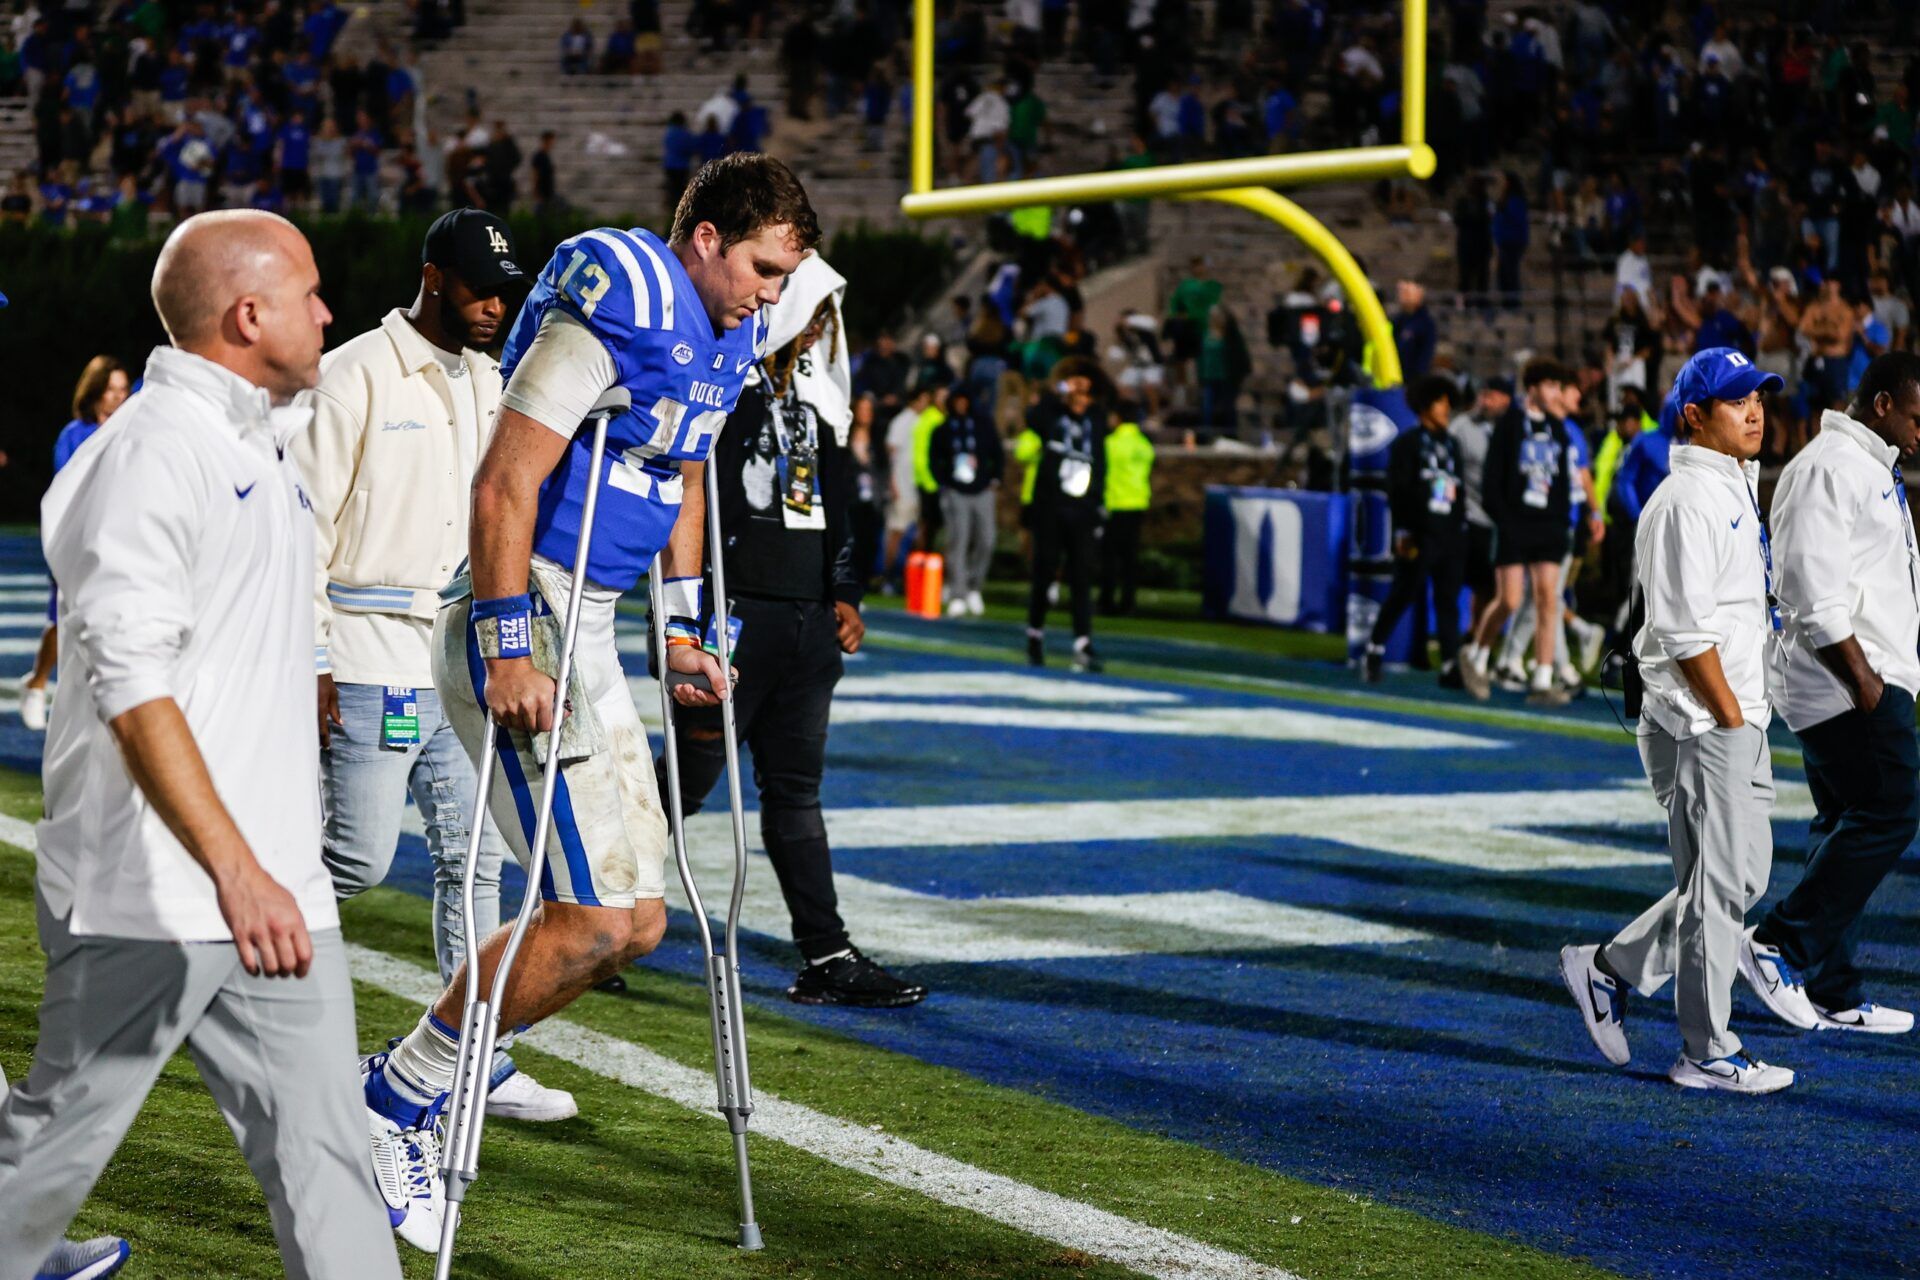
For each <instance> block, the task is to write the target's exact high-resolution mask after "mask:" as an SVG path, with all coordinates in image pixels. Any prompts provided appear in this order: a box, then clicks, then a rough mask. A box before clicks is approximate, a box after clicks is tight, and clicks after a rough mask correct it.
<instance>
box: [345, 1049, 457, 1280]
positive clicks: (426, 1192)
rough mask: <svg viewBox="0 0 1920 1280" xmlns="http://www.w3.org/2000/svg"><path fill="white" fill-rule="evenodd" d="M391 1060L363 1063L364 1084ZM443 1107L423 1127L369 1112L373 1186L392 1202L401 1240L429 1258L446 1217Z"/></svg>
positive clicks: (391, 1216)
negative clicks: (406, 1125) (438, 1126)
mask: <svg viewBox="0 0 1920 1280" xmlns="http://www.w3.org/2000/svg"><path fill="white" fill-rule="evenodd" d="M386 1062H387V1055H386V1054H384V1053H376V1054H374V1055H373V1056H372V1057H371V1058H367V1059H365V1060H363V1061H362V1062H361V1064H360V1079H361V1081H362V1082H363V1087H364V1082H365V1081H366V1079H367V1077H368V1076H370V1075H372V1074H373V1073H374V1072H377V1071H381V1070H383V1069H384V1068H385V1066H386ZM438 1113H439V1105H438V1104H436V1105H435V1106H433V1107H432V1108H428V1109H426V1110H425V1111H424V1113H423V1115H422V1118H421V1120H420V1123H419V1125H418V1127H415V1128H402V1127H401V1126H400V1124H399V1122H398V1121H395V1120H393V1119H392V1118H391V1117H389V1116H386V1115H383V1114H382V1113H380V1112H379V1111H377V1110H375V1109H374V1108H373V1107H371V1106H369V1107H368V1108H367V1137H368V1139H369V1140H370V1141H371V1142H372V1145H373V1181H374V1185H376V1186H378V1187H379V1188H380V1198H381V1199H383V1200H385V1201H386V1202H387V1222H388V1225H390V1226H391V1227H392V1228H393V1230H394V1234H395V1235H398V1236H399V1237H400V1238H401V1239H402V1240H405V1241H406V1242H407V1243H408V1244H410V1245H412V1246H413V1247H414V1248H416V1249H419V1250H421V1251H422V1252H424V1253H437V1252H438V1251H439V1249H440V1224H441V1223H442V1222H443V1221H444V1220H445V1218H446V1216H447V1187H446V1182H445V1180H444V1179H442V1178H441V1176H440V1135H439V1133H438V1132H437V1131H436V1129H435V1125H436V1123H437V1122H438V1120H439V1114H438Z"/></svg>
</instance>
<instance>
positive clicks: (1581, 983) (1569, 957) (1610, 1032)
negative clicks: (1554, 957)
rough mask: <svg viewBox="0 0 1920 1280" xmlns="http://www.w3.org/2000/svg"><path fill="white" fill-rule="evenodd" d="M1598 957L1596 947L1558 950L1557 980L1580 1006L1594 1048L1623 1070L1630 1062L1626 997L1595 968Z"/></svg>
mask: <svg viewBox="0 0 1920 1280" xmlns="http://www.w3.org/2000/svg"><path fill="white" fill-rule="evenodd" d="M1598 954H1600V948H1599V947H1597V946H1586V947H1562V948H1560V978H1561V981H1563V982H1565V983H1566V984H1567V994H1568V995H1571V996H1572V997H1573V1002H1574V1003H1575V1004H1577V1005H1579V1006H1580V1018H1581V1020H1582V1021H1584V1022H1585V1023H1586V1024H1587V1034H1588V1035H1590V1036H1592V1037H1593V1047H1594V1048H1596V1049H1598V1050H1599V1051H1600V1054H1601V1056H1602V1057H1604V1058H1605V1059H1606V1060H1607V1061H1608V1062H1611V1063H1612V1064H1613V1065H1614V1066H1616V1067H1624V1066H1626V1065H1627V1063H1628V1062H1629V1061H1631V1060H1632V1058H1633V1052H1632V1050H1630V1049H1628V1048H1627V993H1626V992H1625V991H1622V990H1621V989H1620V983H1619V982H1618V981H1616V980H1615V979H1613V978H1610V977H1608V976H1607V975H1606V974H1604V973H1602V972H1601V971H1600V969H1599V967H1598V966H1597V965H1595V964H1594V962H1593V958H1594V957H1595V956H1596V955H1598Z"/></svg>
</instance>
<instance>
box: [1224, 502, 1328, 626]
mask: <svg viewBox="0 0 1920 1280" xmlns="http://www.w3.org/2000/svg"><path fill="white" fill-rule="evenodd" d="M1348 511H1349V503H1348V499H1347V495H1346V494H1344V493H1311V492H1308V491H1306V490H1303V489H1256V488H1246V487H1240V486H1233V485H1208V486H1207V502H1206V513H1205V539H1206V540H1205V560H1206V575H1205V585H1204V591H1203V594H1202V602H1203V605H1204V607H1205V609H1206V611H1207V613H1208V614H1209V615H1210V616H1212V617H1216V618H1240V619H1244V620H1246V621H1248V622H1264V623H1268V624H1269V625H1272V626H1278V627H1295V628H1299V629H1300V630H1303V631H1338V630H1339V629H1340V628H1341V626H1342V625H1343V622H1344V619H1345V617H1346V608H1347V536H1348V535H1347V529H1348V524H1349V520H1348Z"/></svg>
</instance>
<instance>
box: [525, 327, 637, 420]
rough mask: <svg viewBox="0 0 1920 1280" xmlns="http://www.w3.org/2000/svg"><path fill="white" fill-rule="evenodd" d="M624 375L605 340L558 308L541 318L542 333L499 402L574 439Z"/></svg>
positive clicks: (534, 338)
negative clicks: (601, 340)
mask: <svg viewBox="0 0 1920 1280" xmlns="http://www.w3.org/2000/svg"><path fill="white" fill-rule="evenodd" d="M619 377H620V375H619V372H618V371H617V370H616V369H615V368H614V367H613V357H612V356H611V355H609V354H608V352H607V349H606V347H604V346H603V345H601V342H600V339H599V338H597V337H595V336H594V334H593V333H592V331H591V330H589V329H588V328H587V326H585V325H583V324H581V323H580V322H579V321H578V320H576V319H574V318H573V317H572V316H570V315H568V314H567V313H566V312H564V311H562V310H561V309H560V308H558V307H555V308H554V309H553V310H551V311H549V312H547V314H546V315H544V316H542V317H540V332H539V333H536V334H535V335H534V336H533V345H531V346H529V347H528V348H527V352H526V354H525V355H523V356H521V357H520V363H519V364H518V365H516V366H514V370H513V380H512V381H511V382H509V383H508V384H507V389H506V390H505V391H503V392H502V393H501V395H500V404H501V407H502V408H506V409H512V410H514V411H515V412H517V413H524V414H526V415H527V416H528V417H529V418H532V419H533V420H534V421H535V422H538V423H539V424H540V425H542V426H544V427H546V428H547V429H548V430H550V431H552V432H554V433H555V434H556V435H562V436H565V437H567V438H568V439H572V438H573V433H574V432H575V431H577V430H579V428H580V424H581V423H582V422H584V421H585V420H586V417H587V413H588V412H589V411H590V410H591V409H592V408H593V406H594V405H595V404H596V403H597V402H598V401H599V399H600V396H601V395H602V393H604V392H605V391H606V390H607V388H608V387H611V386H612V385H613V384H614V383H615V382H617V381H618V380H619Z"/></svg>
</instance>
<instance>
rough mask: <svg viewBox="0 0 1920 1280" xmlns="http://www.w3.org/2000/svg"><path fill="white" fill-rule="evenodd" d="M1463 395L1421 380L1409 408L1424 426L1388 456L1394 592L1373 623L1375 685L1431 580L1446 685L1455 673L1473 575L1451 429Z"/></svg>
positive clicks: (1436, 378)
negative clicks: (1403, 620) (1398, 631)
mask: <svg viewBox="0 0 1920 1280" xmlns="http://www.w3.org/2000/svg"><path fill="white" fill-rule="evenodd" d="M1456 394H1457V392H1456V391H1455V389H1454V385H1453V383H1452V381H1451V380H1449V379H1448V378H1445V377H1443V376H1441V375H1440V374H1428V375H1426V376H1425V377H1423V378H1419V379H1416V380H1415V382H1414V383H1413V385H1412V386H1411V387H1410V388H1408V390H1407V407H1408V408H1410V409H1412V410H1413V413H1414V417H1415V419H1417V421H1416V422H1415V423H1414V426H1413V428H1412V429H1411V430H1408V431H1402V432H1401V433H1400V434H1399V436H1397V437H1396V438H1395V439H1394V442H1393V445H1392V447H1391V448H1389V449H1388V451H1387V505H1388V508H1389V510H1391V512H1392V513H1393V586H1392V588H1391V589H1389V590H1388V592H1387V599H1386V602H1385V603H1384V604H1382V605H1381V606H1380V613H1379V616H1378V617H1376V618H1375V619H1374V623H1373V634H1372V636H1371V637H1370V638H1369V639H1368V641H1367V652H1366V656H1365V657H1364V658H1363V659H1362V661H1361V668H1360V672H1361V675H1362V677H1363V678H1364V679H1366V680H1367V681H1368V682H1369V683H1371V682H1373V681H1377V680H1378V679H1379V678H1380V662H1381V658H1382V656H1383V655H1384V654H1385V652H1386V646H1387V638H1388V637H1389V636H1391V635H1392V634H1393V629H1394V628H1395V627H1396V626H1398V625H1399V623H1400V616H1401V615H1402V614H1403V613H1405V612H1406V611H1407V609H1408V608H1409V607H1411V608H1414V609H1419V610H1421V611H1423V612H1424V611H1425V609H1426V607H1427V583H1428V582H1432V584H1433V611H1434V615H1435V616H1436V617H1437V618H1438V619H1439V624H1440V678H1441V679H1442V680H1443V681H1444V680H1446V679H1447V678H1448V676H1449V674H1451V673H1454V672H1455V670H1456V668H1455V664H1456V663H1457V662H1458V660H1459V656H1460V588H1461V586H1462V585H1463V583H1464V581H1465V579H1466V571H1467V500H1466V494H1465V492H1464V491H1463V489H1462V487H1461V484H1460V448H1459V446H1458V445H1456V444H1455V443H1454V440H1453V437H1452V436H1451V435H1450V434H1448V431H1447V426H1448V423H1449V421H1450V420H1451V418H1452V416H1453V397H1454V396H1455V395H1456ZM1416 630H1417V629H1416ZM1422 656H1424V655H1422Z"/></svg>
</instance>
